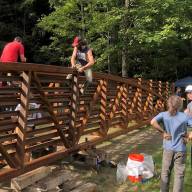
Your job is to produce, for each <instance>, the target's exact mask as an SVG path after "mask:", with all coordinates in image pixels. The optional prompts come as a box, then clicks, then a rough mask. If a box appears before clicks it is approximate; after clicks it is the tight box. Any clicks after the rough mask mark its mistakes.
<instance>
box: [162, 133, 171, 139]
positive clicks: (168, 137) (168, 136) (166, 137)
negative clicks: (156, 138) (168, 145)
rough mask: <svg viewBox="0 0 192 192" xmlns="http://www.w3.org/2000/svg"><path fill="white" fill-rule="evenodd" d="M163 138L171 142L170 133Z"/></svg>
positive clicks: (164, 134)
mask: <svg viewBox="0 0 192 192" xmlns="http://www.w3.org/2000/svg"><path fill="white" fill-rule="evenodd" d="M163 138H164V139H166V140H171V135H170V134H169V133H163Z"/></svg>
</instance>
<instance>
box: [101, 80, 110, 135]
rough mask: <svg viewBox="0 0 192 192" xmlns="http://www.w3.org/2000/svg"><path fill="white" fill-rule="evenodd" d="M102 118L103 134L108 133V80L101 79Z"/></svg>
mask: <svg viewBox="0 0 192 192" xmlns="http://www.w3.org/2000/svg"><path fill="white" fill-rule="evenodd" d="M100 110H101V112H100V115H99V116H100V119H101V123H100V126H101V128H100V129H101V134H102V135H107V131H108V123H107V114H106V113H107V112H106V110H107V81H106V80H101V107H100Z"/></svg>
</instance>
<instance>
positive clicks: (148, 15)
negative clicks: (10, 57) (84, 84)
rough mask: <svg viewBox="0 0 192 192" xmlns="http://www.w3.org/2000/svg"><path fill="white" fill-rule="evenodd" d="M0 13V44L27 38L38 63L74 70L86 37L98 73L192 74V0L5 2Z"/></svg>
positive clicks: (155, 76)
mask: <svg viewBox="0 0 192 192" xmlns="http://www.w3.org/2000/svg"><path fill="white" fill-rule="evenodd" d="M4 6H6V7H7V8H6V10H5V9H4V8H3V7H4ZM0 11H1V18H0V22H1V28H0V34H1V37H0V40H1V41H2V40H4V41H8V39H9V38H10V37H13V36H14V35H15V34H21V35H23V36H24V37H25V39H26V43H27V48H28V49H27V50H28V53H29V58H30V60H31V61H33V62H37V63H49V64H58V65H63V66H69V63H70V60H69V59H70V55H71V53H72V47H71V44H72V40H73V38H74V36H76V35H82V36H84V37H86V38H87V40H88V42H89V44H90V46H91V47H92V48H93V49H94V52H95V54H96V60H97V62H96V65H95V66H94V68H95V69H96V70H98V71H104V72H110V73H115V74H119V75H122V76H130V77H132V76H135V77H144V78H153V79H161V80H175V79H177V78H180V77H183V76H186V75H190V74H191V72H192V55H191V52H192V1H191V0H185V1H183V0H118V1H117V0H14V3H13V1H12V0H6V1H5V0H2V1H1V2H0ZM8 13H9V14H8ZM37 21H38V24H37ZM7 23H8V24H9V26H8V27H7V26H6V24H7ZM7 34H8V35H7ZM0 43H1V42H0ZM1 45H3V44H1Z"/></svg>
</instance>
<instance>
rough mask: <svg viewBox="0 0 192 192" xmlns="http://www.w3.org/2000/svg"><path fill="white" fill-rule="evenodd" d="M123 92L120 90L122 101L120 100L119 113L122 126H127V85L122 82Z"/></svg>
mask: <svg viewBox="0 0 192 192" xmlns="http://www.w3.org/2000/svg"><path fill="white" fill-rule="evenodd" d="M122 87H123V92H122V101H121V107H122V110H121V113H122V117H123V123H124V125H123V128H125V129H126V128H127V126H128V101H127V100H128V91H127V90H128V86H127V85H126V84H123V86H122Z"/></svg>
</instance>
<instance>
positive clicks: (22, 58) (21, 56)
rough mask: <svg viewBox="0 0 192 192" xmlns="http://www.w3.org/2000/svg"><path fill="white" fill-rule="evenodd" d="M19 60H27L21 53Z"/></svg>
mask: <svg viewBox="0 0 192 192" xmlns="http://www.w3.org/2000/svg"><path fill="white" fill-rule="evenodd" d="M20 59H21V62H23V63H25V62H26V61H27V59H26V57H25V56H24V55H23V54H22V55H20Z"/></svg>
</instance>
